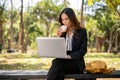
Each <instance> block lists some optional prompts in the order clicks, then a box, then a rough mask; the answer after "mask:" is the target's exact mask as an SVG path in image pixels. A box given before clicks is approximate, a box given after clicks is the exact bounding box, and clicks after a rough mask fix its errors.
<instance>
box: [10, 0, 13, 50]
mask: <svg viewBox="0 0 120 80" xmlns="http://www.w3.org/2000/svg"><path fill="white" fill-rule="evenodd" d="M12 11H13V2H12V0H11V25H10V49H12V48H13V13H12Z"/></svg>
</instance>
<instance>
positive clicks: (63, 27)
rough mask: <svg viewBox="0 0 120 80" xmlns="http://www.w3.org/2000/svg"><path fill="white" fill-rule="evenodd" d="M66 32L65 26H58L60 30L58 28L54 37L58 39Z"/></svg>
mask: <svg viewBox="0 0 120 80" xmlns="http://www.w3.org/2000/svg"><path fill="white" fill-rule="evenodd" d="M66 30H67V26H65V25H62V26H60V28H59V29H58V31H57V34H56V36H57V37H60V36H61V35H62V33H63V32H66Z"/></svg>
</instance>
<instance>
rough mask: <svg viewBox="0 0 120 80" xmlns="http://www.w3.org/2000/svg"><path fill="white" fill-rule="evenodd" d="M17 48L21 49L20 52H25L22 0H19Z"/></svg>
mask: <svg viewBox="0 0 120 80" xmlns="http://www.w3.org/2000/svg"><path fill="white" fill-rule="evenodd" d="M18 49H19V50H21V51H22V52H25V50H24V25H23V0H21V11H20V31H19V41H18Z"/></svg>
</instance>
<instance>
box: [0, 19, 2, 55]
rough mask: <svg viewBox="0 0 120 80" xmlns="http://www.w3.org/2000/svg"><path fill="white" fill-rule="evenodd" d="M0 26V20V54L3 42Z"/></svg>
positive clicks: (0, 26) (0, 24)
mask: <svg viewBox="0 0 120 80" xmlns="http://www.w3.org/2000/svg"><path fill="white" fill-rule="evenodd" d="M2 24H3V22H2V21H1V20H0V53H1V52H2V41H3V39H2V31H3V30H2Z"/></svg>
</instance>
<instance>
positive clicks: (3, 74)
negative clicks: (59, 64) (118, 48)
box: [0, 70, 120, 79]
mask: <svg viewBox="0 0 120 80" xmlns="http://www.w3.org/2000/svg"><path fill="white" fill-rule="evenodd" d="M47 72H48V71H47V70H0V79H44V78H46V76H47ZM65 78H66V79H70V78H72V79H80V78H120V70H117V71H114V72H113V73H111V74H87V73H83V74H69V75H66V76H65Z"/></svg>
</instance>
